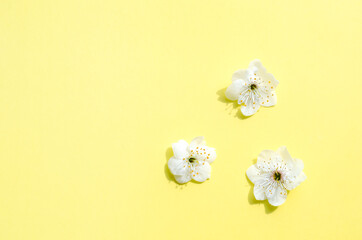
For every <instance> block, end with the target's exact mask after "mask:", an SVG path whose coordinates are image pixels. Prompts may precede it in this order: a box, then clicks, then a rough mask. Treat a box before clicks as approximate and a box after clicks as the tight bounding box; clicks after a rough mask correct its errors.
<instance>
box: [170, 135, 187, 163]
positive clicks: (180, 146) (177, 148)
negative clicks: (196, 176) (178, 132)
mask: <svg viewBox="0 0 362 240" xmlns="http://www.w3.org/2000/svg"><path fill="white" fill-rule="evenodd" d="M188 146H189V144H188V143H187V142H186V141H185V140H180V141H178V142H177V143H173V144H172V150H173V154H174V155H175V157H176V158H180V159H182V158H184V157H187V156H188V155H189V151H188Z"/></svg>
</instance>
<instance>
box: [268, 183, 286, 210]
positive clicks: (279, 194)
mask: <svg viewBox="0 0 362 240" xmlns="http://www.w3.org/2000/svg"><path fill="white" fill-rule="evenodd" d="M271 192H273V193H272V194H270V195H269V196H267V197H268V201H269V203H270V204H271V205H273V206H280V205H282V204H283V203H284V202H285V200H287V195H288V193H287V190H286V189H285V188H284V187H283V186H282V184H280V183H278V184H277V186H276V188H275V190H274V191H273V190H272V191H271Z"/></svg>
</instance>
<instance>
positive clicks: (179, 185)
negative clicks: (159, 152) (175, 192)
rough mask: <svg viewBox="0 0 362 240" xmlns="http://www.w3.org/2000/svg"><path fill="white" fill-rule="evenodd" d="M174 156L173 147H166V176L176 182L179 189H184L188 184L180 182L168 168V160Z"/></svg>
mask: <svg viewBox="0 0 362 240" xmlns="http://www.w3.org/2000/svg"><path fill="white" fill-rule="evenodd" d="M172 156H173V150H172V147H169V148H167V149H166V164H165V167H164V173H165V177H166V179H167V180H168V181H169V182H174V183H175V184H176V188H177V189H183V188H185V187H186V186H187V183H185V184H180V183H178V182H176V179H175V177H174V176H173V175H172V173H171V172H170V169H169V168H168V164H167V163H168V160H169V159H170V158H171V157H172Z"/></svg>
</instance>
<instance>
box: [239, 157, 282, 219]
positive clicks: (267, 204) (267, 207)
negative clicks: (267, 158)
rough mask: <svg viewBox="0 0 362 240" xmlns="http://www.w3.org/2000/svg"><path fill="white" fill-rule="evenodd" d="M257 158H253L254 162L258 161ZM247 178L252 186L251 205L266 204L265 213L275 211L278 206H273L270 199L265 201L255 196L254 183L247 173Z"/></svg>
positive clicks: (249, 195) (250, 192) (249, 196)
mask: <svg viewBox="0 0 362 240" xmlns="http://www.w3.org/2000/svg"><path fill="white" fill-rule="evenodd" d="M256 161H257V160H256V159H254V160H253V164H255V163H256ZM245 178H246V180H247V182H248V183H249V186H250V190H249V194H248V201H249V204H250V205H255V204H258V205H260V204H264V208H265V213H266V214H271V213H273V212H274V211H275V210H277V208H278V207H275V206H272V205H270V204H269V202H268V200H264V201H260V200H256V199H255V196H254V184H253V183H252V182H251V181H250V180H249V178H248V176H247V175H246V173H245Z"/></svg>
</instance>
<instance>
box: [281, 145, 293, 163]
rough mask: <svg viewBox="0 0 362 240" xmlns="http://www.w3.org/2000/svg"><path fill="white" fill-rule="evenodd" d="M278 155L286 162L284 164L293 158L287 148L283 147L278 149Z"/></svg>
mask: <svg viewBox="0 0 362 240" xmlns="http://www.w3.org/2000/svg"><path fill="white" fill-rule="evenodd" d="M277 153H278V154H279V155H280V156H281V157H282V159H283V160H284V162H286V163H287V162H288V161H292V160H293V158H292V156H291V155H290V153H289V152H288V149H287V147H286V146H281V147H280V148H278V150H277Z"/></svg>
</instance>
